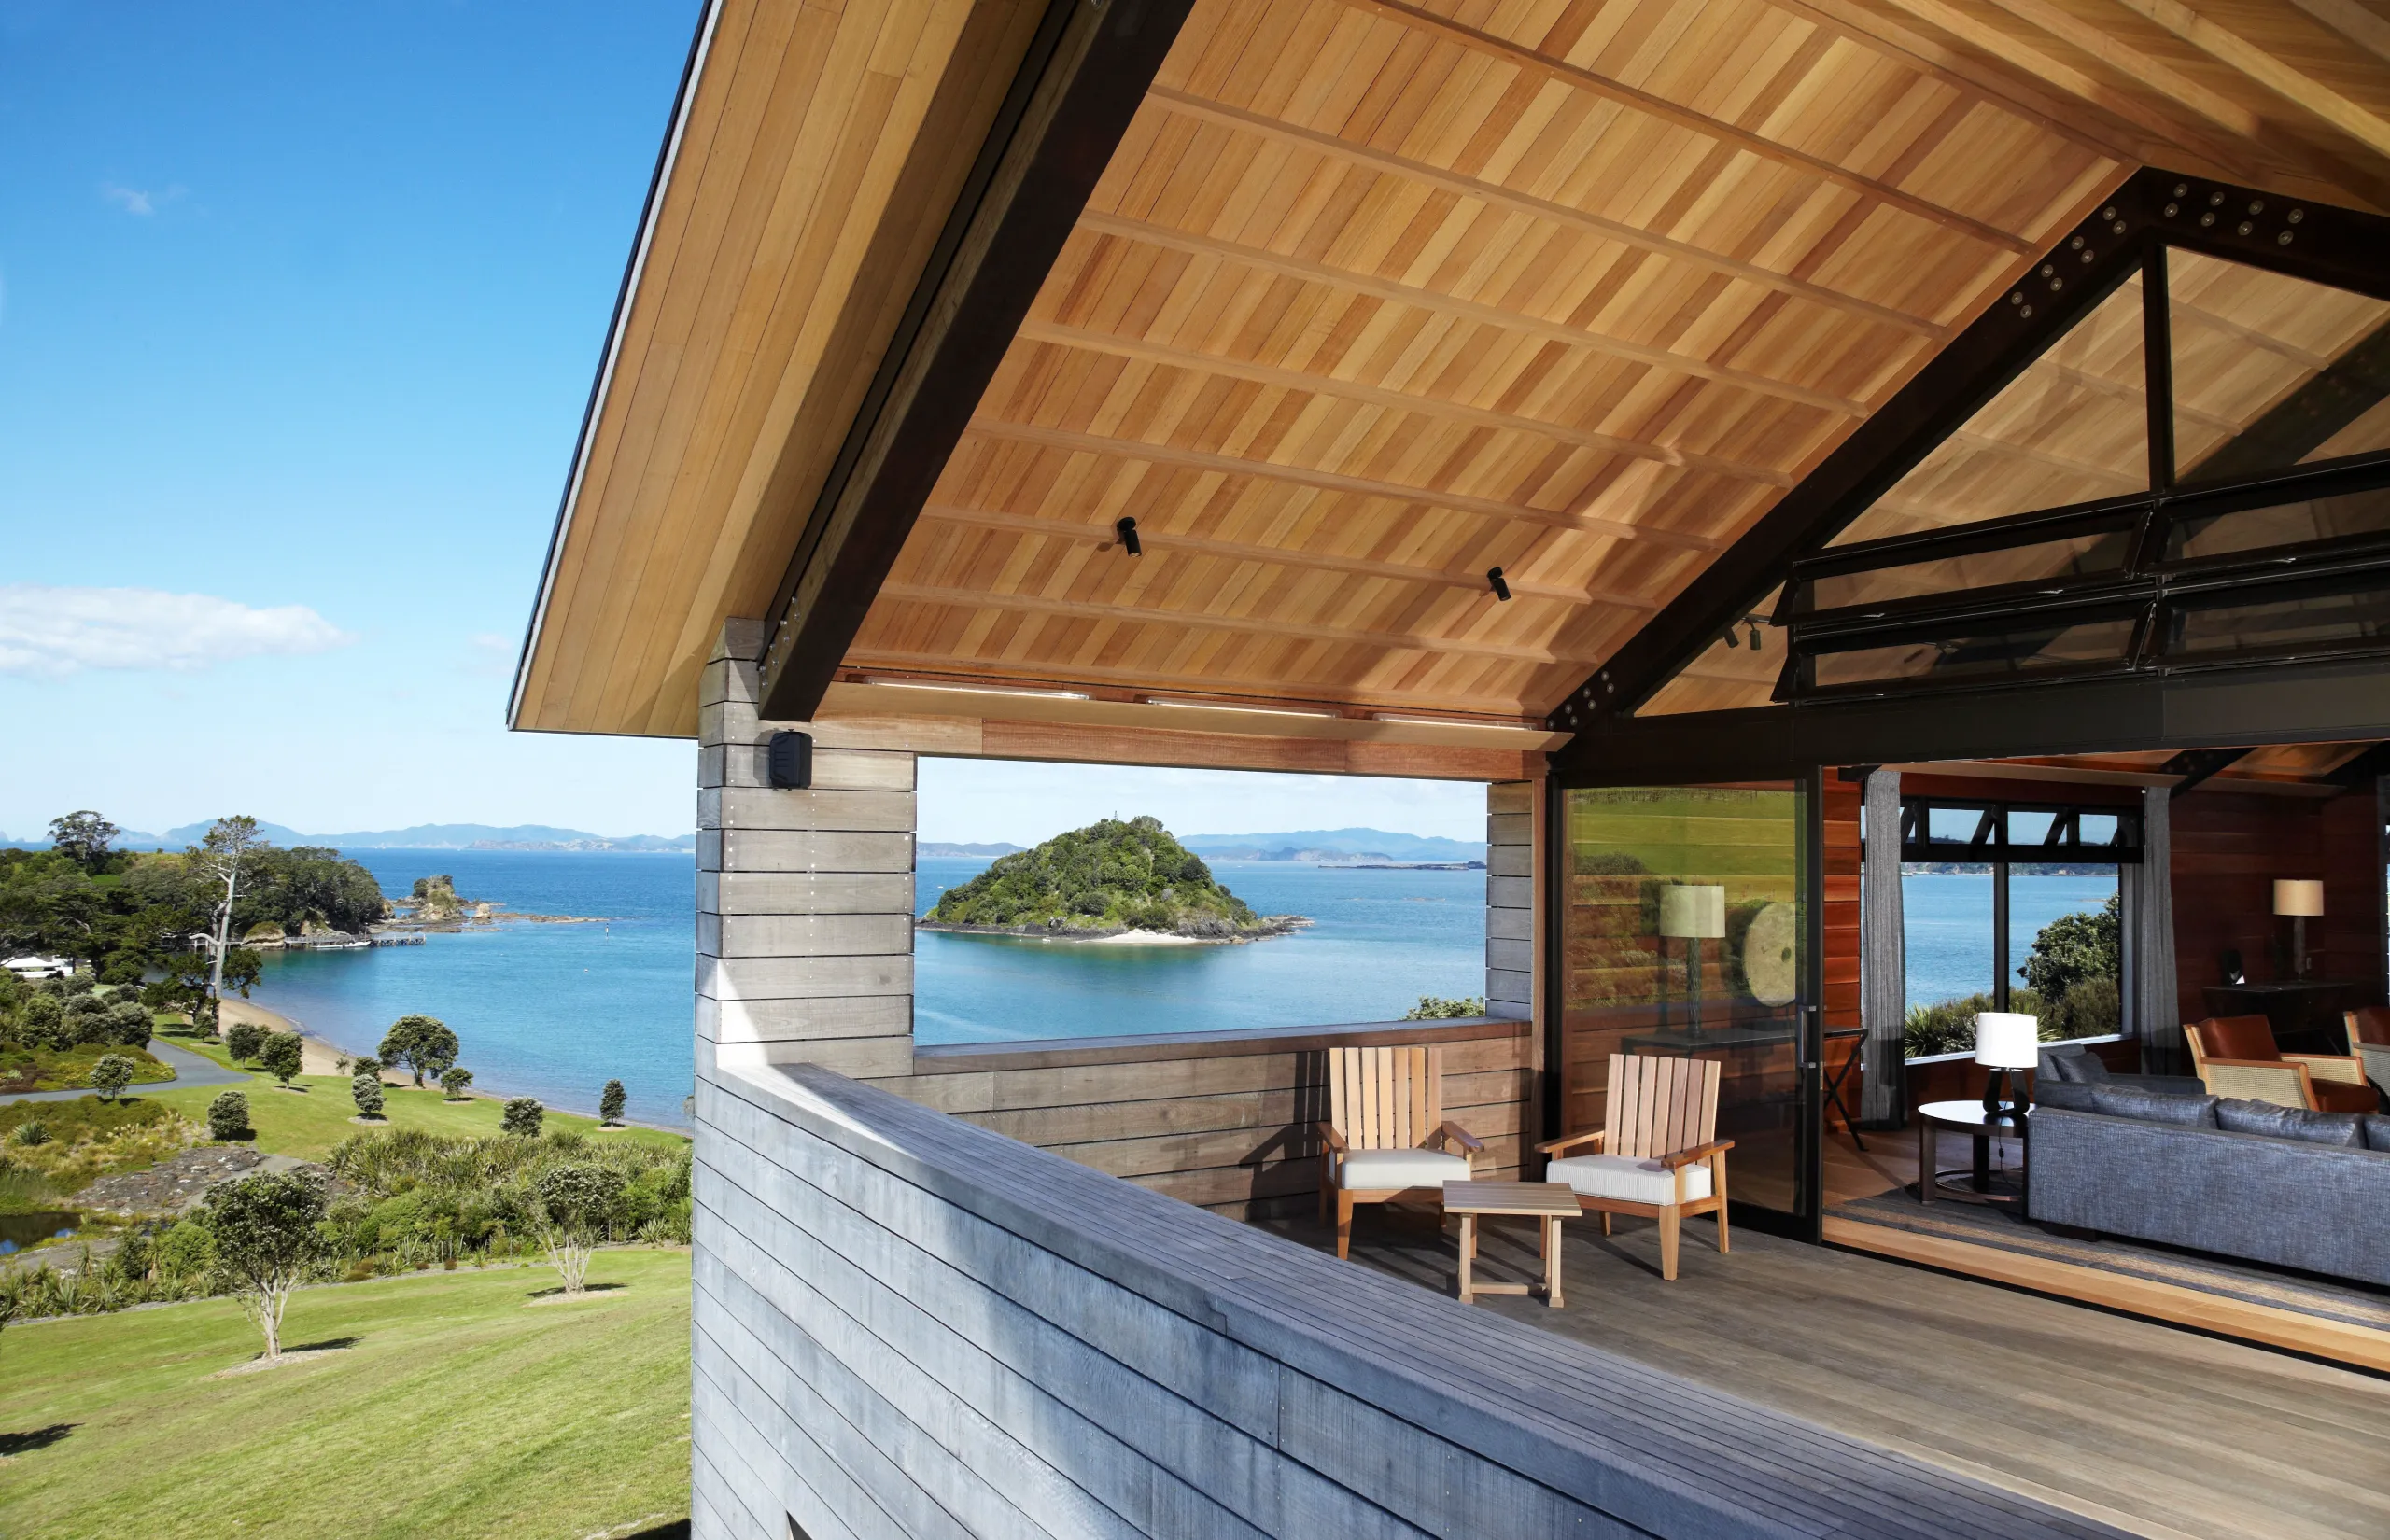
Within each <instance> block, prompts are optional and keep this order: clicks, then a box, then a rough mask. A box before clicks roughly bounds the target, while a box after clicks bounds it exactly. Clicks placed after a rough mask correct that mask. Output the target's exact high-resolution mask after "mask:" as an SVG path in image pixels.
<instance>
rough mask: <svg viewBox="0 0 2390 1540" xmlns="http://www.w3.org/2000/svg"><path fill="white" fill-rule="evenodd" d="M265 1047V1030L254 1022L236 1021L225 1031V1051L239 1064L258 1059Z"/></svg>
mask: <svg viewBox="0 0 2390 1540" xmlns="http://www.w3.org/2000/svg"><path fill="white" fill-rule="evenodd" d="M264 1045H265V1029H264V1028H262V1027H260V1026H259V1025H258V1024H257V1023H256V1022H254V1021H236V1022H234V1023H232V1026H230V1027H227V1028H225V1029H224V1051H225V1052H226V1053H228V1054H231V1055H232V1057H233V1060H234V1061H235V1062H237V1063H242V1064H246V1063H247V1062H249V1060H251V1059H253V1058H255V1057H258V1050H259V1049H260V1048H261V1047H263V1046H264Z"/></svg>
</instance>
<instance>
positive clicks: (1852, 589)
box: [1811, 529, 2132, 609]
mask: <svg viewBox="0 0 2390 1540" xmlns="http://www.w3.org/2000/svg"><path fill="white" fill-rule="evenodd" d="M2131 547H2132V533H2131V531H2130V530H2125V529H2112V530H2107V531H2104V532H2102V533H2100V534H2095V535H2077V536H2074V538H2072V539H2063V540H2044V541H2041V542H2039V543H2038V544H2034V545H2019V546H2011V547H2009V548H2007V549H2006V550H2003V551H1977V552H1971V553H1968V554H1966V555H1963V556H1943V557H1939V558H1937V559H1935V560H1933V561H1927V562H1911V563H1909V564H1908V565H1907V566H1905V567H1877V568H1876V569H1875V570H1874V571H1871V572H1851V573H1836V574H1834V575H1832V576H1828V577H1821V578H1820V579H1818V580H1817V581H1816V583H1815V584H1814V586H1813V588H1812V590H1811V592H1812V593H1813V595H1815V597H1814V600H1813V602H1814V604H1815V606H1816V608H1818V609H1843V608H1845V607H1847V606H1851V605H1862V604H1889V603H1891V601H1893V600H1895V599H1911V598H1918V597H1921V596H1923V595H1929V594H1960V593H1964V592H1966V591H1967V590H1969V589H1974V588H1997V587H2000V586H2002V585H2003V584H2007V583H2018V582H2034V581H2040V580H2042V579H2046V578H2064V577H2076V576H2081V575H2083V574H2086V573H2094V572H2119V571H2122V570H2123V569H2124V565H2125V558H2126V556H2127V555H2128V554H2129V553H2130V550H2131Z"/></svg>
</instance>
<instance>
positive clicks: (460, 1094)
mask: <svg viewBox="0 0 2390 1540" xmlns="http://www.w3.org/2000/svg"><path fill="white" fill-rule="evenodd" d="M472 1083H473V1071H471V1070H468V1069H466V1068H465V1067H464V1066H463V1065H461V1064H451V1065H450V1066H448V1068H446V1069H444V1070H443V1071H440V1094H441V1095H442V1096H443V1097H445V1098H446V1099H448V1100H450V1101H462V1100H464V1099H465V1088H466V1087H467V1086H469V1085H472Z"/></svg>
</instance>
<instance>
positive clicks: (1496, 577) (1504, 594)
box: [1485, 567, 1511, 604]
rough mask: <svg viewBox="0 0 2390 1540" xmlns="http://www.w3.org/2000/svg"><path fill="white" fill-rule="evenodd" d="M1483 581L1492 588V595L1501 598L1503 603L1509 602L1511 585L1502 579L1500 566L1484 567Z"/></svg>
mask: <svg viewBox="0 0 2390 1540" xmlns="http://www.w3.org/2000/svg"><path fill="white" fill-rule="evenodd" d="M1485 581H1486V583H1487V585H1488V586H1490V587H1491V588H1492V589H1493V590H1494V596H1495V597H1496V598H1497V599H1499V600H1501V601H1502V602H1503V603H1504V604H1508V603H1510V602H1511V585H1510V584H1509V583H1506V582H1504V581H1502V569H1501V568H1500V567H1487V568H1486V569H1485Z"/></svg>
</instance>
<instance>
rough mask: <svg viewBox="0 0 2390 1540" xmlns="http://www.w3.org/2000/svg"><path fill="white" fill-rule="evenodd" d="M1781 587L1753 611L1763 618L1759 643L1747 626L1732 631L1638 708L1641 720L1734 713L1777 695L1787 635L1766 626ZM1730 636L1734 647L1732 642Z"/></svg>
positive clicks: (1781, 593)
mask: <svg viewBox="0 0 2390 1540" xmlns="http://www.w3.org/2000/svg"><path fill="white" fill-rule="evenodd" d="M1783 593H1784V591H1783V590H1782V589H1780V588H1779V589H1778V590H1776V591H1775V592H1774V593H1771V594H1770V595H1768V596H1767V597H1766V598H1764V599H1762V600H1761V601H1760V602H1759V603H1758V604H1756V605H1754V606H1752V607H1751V611H1750V612H1751V613H1752V614H1753V615H1755V616H1758V617H1760V625H1759V643H1758V645H1757V646H1753V645H1752V643H1751V627H1750V625H1749V624H1748V623H1746V624H1743V625H1737V626H1735V627H1733V628H1732V629H1731V631H1730V632H1729V634H1728V636H1725V637H1719V638H1718V639H1717V640H1716V641H1714V642H1711V643H1710V644H1709V645H1708V647H1707V648H1706V649H1704V650H1703V651H1702V652H1701V653H1700V655H1699V656H1697V657H1695V658H1694V660H1693V661H1692V662H1691V663H1689V664H1687V665H1684V666H1683V667H1682V668H1680V669H1679V670H1678V671H1677V676H1676V678H1674V679H1670V680H1669V681H1668V682H1667V683H1666V684H1664V685H1662V686H1661V687H1660V688H1659V690H1658V691H1657V692H1655V693H1653V694H1652V698H1651V699H1650V700H1648V701H1645V702H1644V703H1643V704H1642V706H1640V707H1638V708H1637V709H1636V712H1635V714H1636V715H1637V716H1638V717H1669V716H1676V715H1678V714H1680V713H1681V712H1686V711H1731V710H1734V709H1736V707H1746V706H1765V705H1766V704H1767V703H1768V702H1769V700H1771V699H1772V698H1774V696H1775V693H1776V676H1777V675H1778V674H1779V673H1781V672H1783V669H1784V633H1783V632H1781V631H1778V630H1777V629H1776V628H1775V627H1773V626H1771V625H1769V624H1767V623H1766V617H1767V616H1770V615H1773V614H1775V613H1776V604H1777V600H1778V598H1780V597H1781V596H1782V595H1783ZM1730 637H1731V645H1730V642H1729V638H1730Z"/></svg>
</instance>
